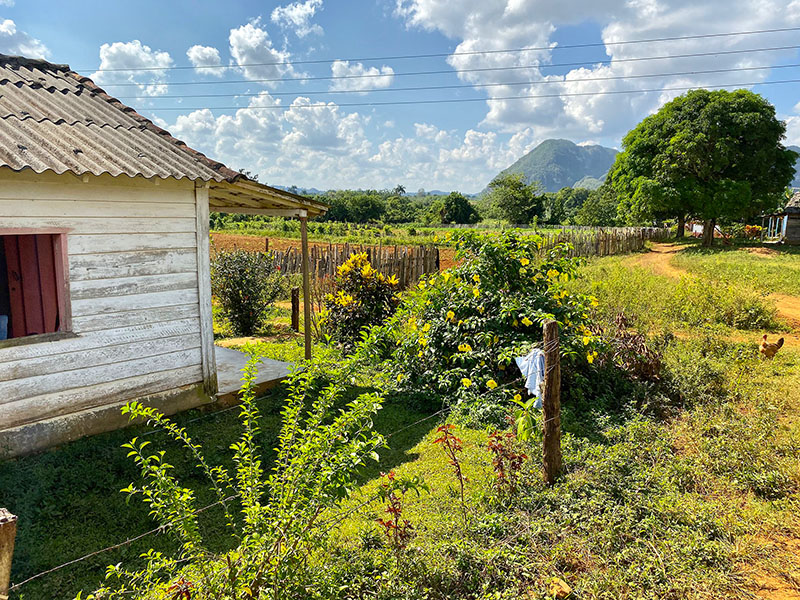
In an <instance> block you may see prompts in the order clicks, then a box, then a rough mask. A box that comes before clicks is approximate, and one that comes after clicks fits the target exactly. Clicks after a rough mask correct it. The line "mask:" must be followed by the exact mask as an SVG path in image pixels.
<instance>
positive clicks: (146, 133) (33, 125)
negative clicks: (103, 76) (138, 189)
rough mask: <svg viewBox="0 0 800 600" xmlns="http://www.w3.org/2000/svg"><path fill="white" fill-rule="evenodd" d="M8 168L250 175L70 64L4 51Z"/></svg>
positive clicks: (229, 177) (0, 132) (0, 76)
mask: <svg viewBox="0 0 800 600" xmlns="http://www.w3.org/2000/svg"><path fill="white" fill-rule="evenodd" d="M0 166H5V167H9V168H11V169H14V170H16V171H20V170H22V169H32V170H34V171H35V172H37V173H41V172H43V171H53V172H55V173H59V174H60V173H66V172H72V173H75V174H76V175H83V174H87V173H91V174H93V175H101V174H103V173H108V174H110V175H113V176H118V175H128V176H130V177H135V176H139V175H140V176H143V177H147V178H151V177H160V178H162V179H166V178H168V177H174V178H176V179H183V178H188V179H192V180H203V181H211V180H214V181H218V182H221V181H228V182H234V181H237V180H239V179H246V177H244V176H243V175H241V174H239V173H237V172H236V171H233V170H231V169H229V168H227V167H226V166H225V165H223V164H222V163H219V162H216V161H213V160H211V159H209V158H208V157H206V156H205V155H203V154H202V153H200V152H197V151H195V150H192V149H191V148H189V147H188V146H186V144H184V143H183V142H181V141H179V140H177V139H175V138H174V137H172V136H171V135H170V134H169V132H167V131H165V130H164V129H162V128H160V127H158V126H157V125H155V124H154V123H153V122H152V121H150V120H149V119H147V118H145V117H143V116H142V115H140V114H138V113H137V112H136V111H135V110H133V109H132V108H130V107H128V106H125V105H124V104H122V103H121V102H120V101H119V100H116V99H115V98H112V97H111V96H109V95H108V94H106V93H105V92H104V91H103V90H102V89H101V88H99V87H98V86H96V85H95V84H94V82H92V80H91V79H89V78H87V77H82V76H81V75H79V74H77V73H75V72H74V71H72V70H70V68H69V67H68V66H66V65H55V64H52V63H49V62H46V61H42V60H33V59H28V58H22V57H15V56H7V55H3V54H0Z"/></svg>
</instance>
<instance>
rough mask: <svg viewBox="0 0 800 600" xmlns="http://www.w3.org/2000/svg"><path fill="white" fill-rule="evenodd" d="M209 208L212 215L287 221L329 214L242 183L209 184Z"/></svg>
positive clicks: (316, 206)
mask: <svg viewBox="0 0 800 600" xmlns="http://www.w3.org/2000/svg"><path fill="white" fill-rule="evenodd" d="M208 204H209V210H210V211H212V212H221V213H243V214H249V215H266V216H272V217H290V218H291V217H296V218H313V217H316V216H319V215H321V214H324V213H325V212H327V210H328V206H327V205H326V204H323V203H322V202H318V201H316V200H312V199H311V198H306V197H305V196H300V195H299V194H293V193H291V192H287V191H284V190H279V189H277V188H273V187H270V186H268V185H264V184H261V183H258V182H255V181H250V180H245V179H240V180H237V181H233V182H229V181H220V182H216V181H211V182H209V189H208Z"/></svg>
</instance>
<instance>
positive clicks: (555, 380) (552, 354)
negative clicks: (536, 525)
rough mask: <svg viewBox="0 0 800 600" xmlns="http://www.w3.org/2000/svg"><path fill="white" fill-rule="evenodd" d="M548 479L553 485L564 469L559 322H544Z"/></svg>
mask: <svg viewBox="0 0 800 600" xmlns="http://www.w3.org/2000/svg"><path fill="white" fill-rule="evenodd" d="M542 410H543V415H542V416H543V418H544V427H543V428H544V457H543V460H544V479H545V481H546V482H547V484H548V485H552V484H553V483H554V482H555V480H556V478H557V477H558V475H559V473H561V464H562V460H561V357H560V349H559V341H558V323H557V322H556V321H553V320H550V321H547V322H546V323H545V324H544V398H543V400H542Z"/></svg>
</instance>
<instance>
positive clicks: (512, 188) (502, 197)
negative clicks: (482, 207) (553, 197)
mask: <svg viewBox="0 0 800 600" xmlns="http://www.w3.org/2000/svg"><path fill="white" fill-rule="evenodd" d="M489 199H490V203H491V204H492V206H493V207H494V208H495V210H496V211H497V213H498V214H499V215H500V216H501V217H502V218H503V219H505V220H506V221H508V222H509V223H515V224H520V225H523V224H528V223H530V222H531V221H532V220H533V219H534V217H541V216H542V213H543V212H544V197H543V196H542V195H540V194H539V186H538V185H537V184H536V183H530V184H529V183H526V182H525V176H524V175H523V174H522V173H513V174H512V173H506V174H502V175H498V176H497V177H495V178H494V179H493V180H492V182H491V183H490V184H489Z"/></svg>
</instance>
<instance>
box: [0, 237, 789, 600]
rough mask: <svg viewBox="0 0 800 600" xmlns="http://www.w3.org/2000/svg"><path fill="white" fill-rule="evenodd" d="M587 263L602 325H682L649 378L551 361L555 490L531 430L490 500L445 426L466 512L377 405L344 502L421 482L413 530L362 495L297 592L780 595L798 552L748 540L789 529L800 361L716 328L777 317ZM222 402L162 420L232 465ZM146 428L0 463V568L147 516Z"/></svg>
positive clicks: (424, 452)
mask: <svg viewBox="0 0 800 600" xmlns="http://www.w3.org/2000/svg"><path fill="white" fill-rule="evenodd" d="M720 255H722V253H720ZM697 256H698V257H700V259H702V260H704V258H703V257H704V255H702V253H700V254H698V255H697ZM709 256H710V257H711V258H714V257H715V256H716V255H709ZM692 259H693V257H692ZM715 260H716V259H715ZM736 260H738V258H737V259H736ZM744 260H749V259H748V258H747V257H745V258H744ZM756 260H760V261H772V260H773V259H772V258H769V259H764V258H760V257H756ZM782 260H783V259H782V258H781V257H777V259H776V262H777V263H780V262H781V261H782ZM793 260H796V259H793ZM790 262H791V261H790ZM776 272H780V269H778V270H777V271H776ZM584 273H585V278H584V279H582V280H580V281H577V282H575V285H576V286H577V287H579V288H580V289H582V290H584V291H587V292H589V293H594V294H595V295H597V296H598V297H599V299H600V303H601V304H600V307H599V309H598V315H597V317H598V319H599V320H600V321H601V322H602V323H604V324H605V325H606V327H608V321H609V320H610V319H612V318H613V317H614V316H615V315H616V313H617V312H618V311H620V310H622V311H624V312H625V313H626V314H628V315H629V316H630V317H631V318H632V319H633V320H634V322H635V325H636V327H637V328H639V329H641V330H642V331H655V330H660V329H662V328H665V327H666V328H675V329H683V330H686V331H688V332H690V333H691V334H692V335H691V336H690V337H689V338H688V339H675V338H672V339H668V340H667V341H666V342H664V344H665V345H664V346H663V347H662V360H663V371H662V375H661V380H660V381H659V382H656V383H652V382H651V383H647V384H642V383H636V382H634V383H631V384H626V385H616V384H615V382H612V381H609V379H608V374H604V372H603V371H600V370H598V371H597V373H596V376H595V377H593V378H588V379H586V380H576V379H569V377H571V375H570V373H569V368H568V367H567V368H566V369H565V377H567V378H568V379H566V381H568V382H569V385H570V386H571V387H565V390H564V406H563V421H562V425H563V430H564V434H565V437H564V442H563V449H564V463H565V474H564V477H563V478H562V479H561V480H560V481H559V482H558V483H557V485H555V486H554V487H552V488H549V487H547V486H545V485H544V484H543V482H542V480H541V471H540V457H541V444H540V442H539V441H534V442H533V443H532V444H531V445H530V446H528V447H526V448H524V450H525V452H526V453H527V455H528V456H529V458H530V460H529V461H527V462H526V463H525V466H524V468H523V470H522V473H521V478H522V484H521V485H520V487H519V492H518V493H517V494H515V495H513V496H510V497H503V498H500V497H498V496H497V494H496V492H495V490H494V488H493V485H492V481H493V479H492V478H493V474H492V466H491V456H490V454H489V453H488V451H487V449H486V439H487V431H485V430H483V429H480V428H475V427H466V426H460V427H459V429H458V430H457V431H456V433H457V435H458V436H459V437H461V438H462V440H463V442H464V447H465V449H464V452H463V454H462V462H463V464H464V471H465V474H466V475H467V478H468V481H467V483H466V503H467V507H468V515H469V516H468V522H467V523H465V522H464V519H463V516H462V512H461V506H460V503H459V500H458V491H457V490H458V484H457V481H456V479H455V478H454V476H453V470H452V466H451V465H450V464H449V461H448V459H447V458H446V457H445V455H444V453H443V452H442V450H441V447H440V446H439V445H436V444H434V443H433V439H434V438H435V427H436V425H438V422H437V421H436V420H433V419H431V420H427V421H422V422H419V421H420V420H421V419H424V418H426V417H427V416H429V415H430V412H429V411H426V410H423V409H420V408H418V407H417V405H415V404H414V403H412V402H411V400H410V399H408V398H392V399H390V401H388V402H387V404H386V406H385V408H384V409H383V410H382V411H381V412H380V413H379V415H378V418H377V421H376V428H377V429H378V430H379V431H381V432H383V433H391V432H394V431H398V430H400V433H398V434H397V435H394V436H393V437H391V439H390V444H391V449H390V450H388V451H385V452H384V453H383V454H382V456H381V462H380V464H378V465H373V466H371V467H370V469H369V470H368V471H366V472H364V473H363V479H362V480H363V482H364V483H363V486H362V488H361V489H360V490H359V491H358V493H357V494H356V495H355V496H354V497H352V498H351V499H349V500H347V502H348V503H349V506H353V507H355V506H357V505H358V504H359V503H360V502H361V501H363V500H364V499H365V498H370V497H371V496H372V495H373V494H374V493H375V491H376V490H377V486H378V485H379V484H380V483H379V475H380V472H381V471H388V470H389V469H394V470H395V471H396V472H397V473H398V474H405V475H422V476H424V477H425V479H426V481H427V482H428V484H429V485H430V488H431V491H430V493H423V494H422V495H420V496H419V497H417V496H416V495H414V494H408V495H407V496H406V497H405V499H404V506H405V510H404V517H405V518H407V519H408V520H409V521H410V523H411V524H412V525H413V527H414V530H415V533H416V535H415V537H414V539H413V540H412V543H411V545H410V547H409V549H408V550H406V551H405V552H403V553H402V555H401V556H400V557H399V560H398V557H397V556H395V554H394V553H393V552H392V551H391V550H390V549H389V548H387V545H386V542H385V539H384V536H383V534H382V532H381V531H380V528H379V526H378V525H377V524H376V522H375V520H376V519H377V518H378V517H380V516H383V515H384V512H383V508H382V507H381V506H380V505H379V504H376V503H372V504H369V505H367V506H365V507H363V508H361V509H359V510H357V511H356V512H355V513H354V514H352V515H351V516H350V517H349V518H348V519H347V520H346V521H345V522H344V524H343V527H342V529H341V530H340V531H338V532H336V533H335V536H334V538H333V539H332V541H331V544H330V545H329V546H327V547H325V548H322V549H320V555H319V556H316V557H314V561H313V565H314V566H315V569H316V577H315V578H314V579H313V581H309V585H310V586H311V587H312V589H311V590H310V592H311V595H312V597H314V598H319V599H331V600H332V599H333V598H337V599H341V600H350V599H352V600H356V599H358V600H362V599H369V598H374V599H381V600H390V599H391V600H404V599H408V600H411V599H414V600H417V599H423V598H424V599H426V600H437V599H442V600H443V599H445V598H472V599H475V600H489V599H511V598H514V599H516V598H527V599H540V598H541V599H544V598H550V597H551V596H550V595H549V594H548V588H549V584H550V580H551V578H553V577H559V578H561V579H563V580H565V581H567V582H568V583H569V584H570V585H571V586H572V587H573V589H574V590H575V594H574V595H573V597H574V598H581V599H584V600H589V599H611V598H615V599H616V598H620V599H645V598H646V599H654V600H655V599H674V600H678V599H684V598H697V599H701V598H702V599H712V598H751V597H752V594H751V592H752V589H753V584H752V580H751V579H749V577H750V575H749V574H751V573H753V572H755V573H762V574H763V573H767V574H769V575H770V576H771V577H774V578H776V580H779V581H782V582H784V585H785V586H786V589H791V585H795V586H796V579H794V580H793V579H792V577H793V576H792V575H791V574H792V573H793V572H797V569H798V567H799V566H800V565H798V561H797V558H796V557H794V556H793V555H792V553H791V547H789V551H784V550H781V547H780V546H775V547H774V548H773V547H770V546H769V545H766V544H765V543H764V542H759V541H758V540H764V539H772V538H774V537H776V536H784V537H788V538H800V518H798V517H797V515H798V514H800V511H798V510H797V509H798V507H800V494H799V493H798V490H799V489H800V398H798V396H797V388H798V385H800V354H798V353H797V352H793V351H789V349H788V348H787V349H785V351H782V352H781V353H779V354H778V356H777V357H776V358H775V360H774V361H765V360H763V359H761V358H760V357H759V355H758V353H757V350H756V347H755V345H754V344H741V343H733V342H728V341H726V339H725V336H726V335H727V334H728V333H731V332H735V331H734V329H733V328H734V327H739V328H744V329H753V328H757V327H759V326H766V327H770V326H774V313H773V312H772V311H771V310H770V309H769V306H768V305H767V304H766V303H764V301H763V298H762V297H761V296H760V295H759V293H758V292H755V291H753V290H752V289H749V288H748V287H747V286H746V285H738V284H735V285H731V284H730V282H729V281H727V280H724V279H723V280H722V281H715V280H714V279H713V277H717V276H719V277H723V276H722V275H717V274H716V271H709V272H708V274H706V273H700V274H701V277H700V278H698V279H699V280H698V281H696V282H691V281H689V280H688V279H687V280H686V281H683V282H681V281H678V282H676V281H675V280H672V279H669V278H667V277H663V276H659V275H655V274H653V273H651V272H650V271H648V270H646V269H642V268H638V267H631V265H630V261H629V259H624V258H617V257H609V258H604V259H597V260H592V261H590V262H589V263H588V264H587V266H586V267H585V269H584ZM770 281H773V280H770ZM773 283H774V281H773ZM784 289H786V288H784ZM268 347H269V348H270V352H271V357H273V358H280V359H282V360H289V359H293V358H296V357H298V356H299V353H300V352H302V346H301V345H300V343H299V340H298V339H295V338H290V339H286V340H284V341H281V342H279V343H275V344H270V345H269V346H268ZM316 351H317V352H319V353H321V354H320V355H326V354H327V353H328V352H331V350H330V349H324V348H321V347H318V348H317V349H316ZM616 376H617V377H618V376H619V374H618V373H617V374H616ZM361 391H364V389H363V388H358V387H354V388H353V389H351V390H350V392H349V393H350V394H356V393H359V392H361ZM282 394H283V391H282V390H281V389H277V390H274V391H273V392H272V393H271V394H269V395H268V396H267V397H265V398H264V399H262V400H261V401H260V403H259V406H260V408H261V410H262V414H263V415H264V419H263V424H262V430H263V434H262V436H261V438H260V443H261V446H262V449H263V451H264V454H265V456H266V458H267V460H269V457H270V456H271V455H272V450H271V448H273V447H274V445H275V436H276V432H277V429H278V425H279V423H278V411H279V408H280V406H281V397H282ZM236 413H237V411H236V410H231V411H228V412H223V413H214V414H201V413H199V412H197V411H195V412H190V413H186V414H184V415H181V416H180V417H179V418H178V420H179V422H181V423H186V424H187V427H188V429H189V431H190V433H191V434H192V436H193V437H195V438H196V440H197V441H200V442H202V444H203V447H204V449H205V451H206V453H207V454H208V455H209V457H210V459H211V462H212V463H213V462H222V463H224V464H229V463H228V462H227V460H228V456H229V452H228V450H227V448H228V446H229V444H230V443H231V441H233V439H234V438H235V435H236V431H237V419H236ZM194 419H199V420H196V421H195V420H194ZM144 431H145V430H144V429H143V428H141V427H136V428H132V429H128V430H123V431H117V432H112V433H108V434H103V435H100V436H95V437H93V438H90V439H84V440H79V441H77V442H73V443H71V444H68V445H65V446H63V447H61V448H57V449H54V450H51V451H49V452H45V453H42V454H39V455H36V456H31V457H26V458H22V459H18V460H14V461H8V462H5V463H2V464H0V490H2V492H0V494H2V497H1V498H0V505H3V506H7V507H8V508H9V509H11V510H12V512H15V513H16V514H18V515H19V517H20V525H19V535H18V540H17V549H16V551H15V556H14V565H13V577H12V580H13V581H19V580H21V579H24V578H25V577H27V576H30V575H32V574H34V573H37V572H39V571H42V570H45V569H47V568H50V567H52V566H55V565H57V564H60V563H62V562H65V561H67V560H70V559H72V558H75V557H78V556H81V555H83V554H85V553H87V552H91V551H93V550H97V549H99V548H103V547H105V546H108V545H111V544H113V543H117V542H119V541H121V540H124V539H126V538H128V537H130V536H133V535H137V534H139V533H142V532H143V531H147V530H149V529H151V528H152V527H153V526H154V524H153V523H152V521H151V520H150V518H149V517H148V515H147V511H146V509H145V507H144V506H143V505H142V504H141V503H139V502H138V501H136V500H134V501H133V502H132V503H130V504H126V502H125V496H124V495H123V494H121V493H119V492H118V490H119V489H121V488H122V487H124V486H126V485H127V484H128V483H130V482H131V481H135V480H137V479H138V472H137V470H136V469H135V468H134V466H133V464H132V463H131V462H130V461H129V459H127V458H125V456H124V452H123V451H122V450H121V449H120V446H121V444H122V443H124V442H126V441H128V440H129V439H130V438H131V437H132V436H133V435H137V434H138V435H140V434H141V433H142V432H144ZM150 439H152V440H153V441H154V442H155V445H157V446H161V447H165V448H167V450H168V457H169V460H170V462H172V463H173V464H175V466H176V470H177V472H178V473H180V474H181V475H183V476H185V478H186V479H185V481H187V482H188V483H189V484H190V485H191V487H193V488H195V489H196V490H197V495H198V502H199V503H200V504H205V503H209V502H211V501H212V500H213V499H212V496H211V493H210V492H209V491H208V490H207V489H206V488H205V485H204V482H203V481H201V479H200V478H198V476H197V475H196V473H195V471H194V470H193V469H192V463H191V461H190V460H189V459H188V457H186V456H185V455H184V454H183V453H182V452H180V451H177V450H176V448H175V447H174V446H173V445H171V444H169V443H168V442H167V441H166V440H165V438H164V436H163V434H160V433H156V434H154V435H152V436H151V437H150ZM219 517H220V514H219V513H216V512H215V511H214V510H213V509H212V510H210V511H208V512H207V513H203V525H204V527H205V528H206V530H207V531H208V532H209V534H210V538H211V539H212V541H213V544H214V545H215V547H216V548H218V549H223V548H225V547H226V546H227V544H228V543H229V540H228V539H227V538H226V537H225V536H224V535H223V534H221V533H219V531H220V530H221V529H222V528H221V527H220V528H219V529H217V527H218V523H219ZM215 531H216V532H217V533H216V534H215V533H214V532H215ZM151 547H153V548H156V549H159V550H163V551H172V550H174V546H173V543H172V542H171V541H170V540H169V539H168V538H167V537H166V536H158V537H157V536H149V537H147V538H145V539H143V540H141V541H139V542H136V543H134V544H131V545H129V546H125V547H123V548H121V549H119V550H114V551H112V552H108V553H104V554H101V555H99V556H97V557H94V558H91V559H89V560H87V561H85V562H83V563H79V564H78V565H75V566H71V567H68V568H66V569H63V570H61V571H58V572H55V573H53V574H51V575H48V576H46V577H43V578H41V579H39V580H37V581H35V582H33V583H31V584H29V585H28V586H26V587H25V588H24V590H23V591H24V593H25V595H24V597H25V598H28V599H32V600H38V599H39V598H48V599H50V598H52V599H54V600H58V599H61V598H72V597H73V596H74V594H75V593H76V592H77V591H78V590H90V589H92V588H93V587H94V586H96V584H97V583H98V582H99V581H100V579H101V578H102V575H103V570H104V567H105V565H107V564H109V563H116V562H120V561H123V562H125V563H126V565H135V563H136V561H137V556H138V554H139V553H141V552H142V551H144V550H146V549H149V548H151ZM792 582H794V583H792ZM12 597H14V598H18V597H20V596H19V595H17V596H12Z"/></svg>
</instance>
